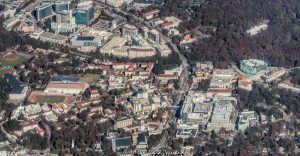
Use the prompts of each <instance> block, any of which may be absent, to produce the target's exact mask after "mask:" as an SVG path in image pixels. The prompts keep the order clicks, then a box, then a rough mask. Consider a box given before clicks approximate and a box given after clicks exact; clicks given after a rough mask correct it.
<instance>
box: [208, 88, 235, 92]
mask: <svg viewBox="0 0 300 156" xmlns="http://www.w3.org/2000/svg"><path fill="white" fill-rule="evenodd" d="M231 91H232V89H231V88H224V89H220V88H211V89H208V92H209V93H231Z"/></svg>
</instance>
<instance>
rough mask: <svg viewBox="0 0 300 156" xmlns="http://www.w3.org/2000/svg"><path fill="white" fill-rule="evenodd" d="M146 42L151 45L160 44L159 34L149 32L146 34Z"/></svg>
mask: <svg viewBox="0 0 300 156" xmlns="http://www.w3.org/2000/svg"><path fill="white" fill-rule="evenodd" d="M148 41H149V42H150V43H152V44H159V43H160V34H159V32H158V31H157V30H150V31H149V32H148Z"/></svg>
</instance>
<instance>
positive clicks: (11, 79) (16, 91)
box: [4, 74, 30, 100]
mask: <svg viewBox="0 0 300 156" xmlns="http://www.w3.org/2000/svg"><path fill="white" fill-rule="evenodd" d="M4 79H5V80H6V81H7V83H8V84H9V85H10V91H9V99H10V100H24V99H25V97H26V96H27V94H28V93H29V91H30V89H29V88H28V87H24V86H22V85H21V84H20V82H19V81H18V80H17V78H16V77H15V76H14V75H12V74H4Z"/></svg>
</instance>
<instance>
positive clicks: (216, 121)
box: [207, 97, 237, 132]
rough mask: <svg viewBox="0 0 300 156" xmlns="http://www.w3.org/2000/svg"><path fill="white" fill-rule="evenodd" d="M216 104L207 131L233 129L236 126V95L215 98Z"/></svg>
mask: <svg viewBox="0 0 300 156" xmlns="http://www.w3.org/2000/svg"><path fill="white" fill-rule="evenodd" d="M214 100H215V102H216V103H215V106H214V110H213V114H212V117H211V119H210V121H209V122H208V124H207V131H209V132H210V131H212V130H214V131H217V132H218V131H219V130H221V129H225V130H226V131H233V130H234V128H235V121H236V115H235V108H234V107H235V106H236V104H237V101H236V98H235V97H217V98H214Z"/></svg>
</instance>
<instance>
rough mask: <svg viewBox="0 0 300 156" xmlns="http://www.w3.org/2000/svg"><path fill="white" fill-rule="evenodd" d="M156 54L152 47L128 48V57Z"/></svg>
mask: <svg viewBox="0 0 300 156" xmlns="http://www.w3.org/2000/svg"><path fill="white" fill-rule="evenodd" d="M155 54H156V51H155V49H154V48H152V47H131V48H129V49H128V57H129V58H131V59H133V58H142V57H152V56H154V55H155Z"/></svg>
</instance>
